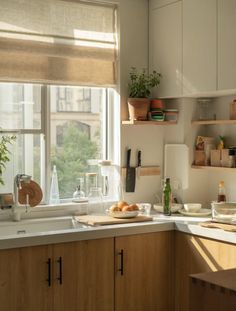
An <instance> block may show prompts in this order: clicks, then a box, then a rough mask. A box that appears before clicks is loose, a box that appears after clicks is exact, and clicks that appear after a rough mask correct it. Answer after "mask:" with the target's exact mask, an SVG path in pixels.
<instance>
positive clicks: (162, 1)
mask: <svg viewBox="0 0 236 311" xmlns="http://www.w3.org/2000/svg"><path fill="white" fill-rule="evenodd" d="M177 1H182V0H149V8H150V9H151V10H152V9H157V8H161V7H163V6H166V5H169V4H171V3H174V2H177Z"/></svg>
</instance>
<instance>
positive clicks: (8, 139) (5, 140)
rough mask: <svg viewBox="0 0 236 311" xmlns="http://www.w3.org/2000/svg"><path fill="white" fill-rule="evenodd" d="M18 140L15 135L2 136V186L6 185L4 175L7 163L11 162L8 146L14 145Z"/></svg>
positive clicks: (0, 140)
mask: <svg viewBox="0 0 236 311" xmlns="http://www.w3.org/2000/svg"><path fill="white" fill-rule="evenodd" d="M14 140H16V136H15V135H11V136H9V135H7V136H2V137H1V139H0V185H4V181H3V178H2V174H3V171H4V169H5V168H6V163H7V162H9V161H10V158H9V154H10V151H9V149H8V145H9V144H12V143H13V141H14Z"/></svg>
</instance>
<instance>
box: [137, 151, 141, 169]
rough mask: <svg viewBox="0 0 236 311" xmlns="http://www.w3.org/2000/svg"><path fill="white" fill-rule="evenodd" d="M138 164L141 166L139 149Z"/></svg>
mask: <svg viewBox="0 0 236 311" xmlns="http://www.w3.org/2000/svg"><path fill="white" fill-rule="evenodd" d="M138 166H141V150H139V151H138Z"/></svg>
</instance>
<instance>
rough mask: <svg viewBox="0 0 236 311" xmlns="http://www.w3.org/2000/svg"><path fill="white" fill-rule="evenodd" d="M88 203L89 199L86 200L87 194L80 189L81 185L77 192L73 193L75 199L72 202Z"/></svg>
mask: <svg viewBox="0 0 236 311" xmlns="http://www.w3.org/2000/svg"><path fill="white" fill-rule="evenodd" d="M86 201H88V199H87V198H85V193H84V191H82V190H81V189H80V185H79V186H77V187H76V190H75V192H74V193H73V199H72V202H86Z"/></svg>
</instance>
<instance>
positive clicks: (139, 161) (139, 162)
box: [136, 150, 141, 179]
mask: <svg viewBox="0 0 236 311" xmlns="http://www.w3.org/2000/svg"><path fill="white" fill-rule="evenodd" d="M140 170H141V150H139V151H138V165H137V167H136V175H137V178H138V179H139V178H140Z"/></svg>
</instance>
